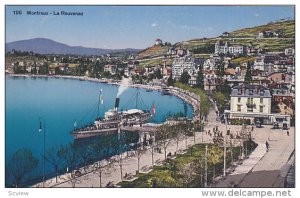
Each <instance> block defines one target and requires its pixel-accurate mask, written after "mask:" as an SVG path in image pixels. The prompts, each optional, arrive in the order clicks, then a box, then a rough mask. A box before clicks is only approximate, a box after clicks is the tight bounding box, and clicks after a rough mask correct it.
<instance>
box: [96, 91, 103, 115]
mask: <svg viewBox="0 0 300 198" xmlns="http://www.w3.org/2000/svg"><path fill="white" fill-rule="evenodd" d="M101 100H102V89H100V92H99V97H98V108H97V115H96V119H98V118H99V108H100V102H101Z"/></svg>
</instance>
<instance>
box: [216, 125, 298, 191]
mask: <svg viewBox="0 0 300 198" xmlns="http://www.w3.org/2000/svg"><path fill="white" fill-rule="evenodd" d="M289 131H290V135H289V136H287V134H286V131H283V130H281V129H276V130H274V129H271V126H264V128H254V131H253V133H252V136H253V139H254V141H255V142H256V143H258V144H259V146H258V148H257V150H258V151H256V152H255V153H254V154H253V155H250V157H249V159H247V160H248V162H246V161H245V162H244V163H243V164H244V165H243V164H242V165H241V167H239V170H240V172H239V173H238V174H236V173H235V172H233V174H231V175H228V176H227V177H226V179H225V180H223V181H220V182H219V183H218V184H216V185H215V187H231V186H232V185H233V184H235V185H236V186H237V187H252V188H255V187H273V188H274V187H284V179H285V177H286V174H287V172H288V169H289V167H290V164H291V161H289V159H290V157H291V154H292V153H293V151H294V149H295V147H294V146H295V142H294V140H295V139H294V132H295V129H294V128H291V129H290V130H289ZM266 141H268V142H269V144H270V149H269V151H268V152H266V150H265V142H266ZM249 162H252V163H249ZM249 166H250V167H249ZM251 166H252V167H251Z"/></svg>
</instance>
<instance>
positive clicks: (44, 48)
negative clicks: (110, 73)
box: [6, 38, 140, 55]
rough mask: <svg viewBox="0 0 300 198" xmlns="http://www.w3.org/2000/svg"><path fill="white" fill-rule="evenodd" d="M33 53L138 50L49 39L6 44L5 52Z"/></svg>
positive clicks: (96, 52) (82, 53)
mask: <svg viewBox="0 0 300 198" xmlns="http://www.w3.org/2000/svg"><path fill="white" fill-rule="evenodd" d="M13 49H15V50H20V51H33V52H35V53H38V54H75V55H102V54H107V53H116V52H124V53H125V52H126V53H136V52H138V51H140V50H139V49H131V48H127V49H101V48H88V47H82V46H69V45H66V44H63V43H59V42H56V41H53V40H50V39H45V38H35V39H28V40H21V41H14V42H10V43H6V52H9V51H11V50H13Z"/></svg>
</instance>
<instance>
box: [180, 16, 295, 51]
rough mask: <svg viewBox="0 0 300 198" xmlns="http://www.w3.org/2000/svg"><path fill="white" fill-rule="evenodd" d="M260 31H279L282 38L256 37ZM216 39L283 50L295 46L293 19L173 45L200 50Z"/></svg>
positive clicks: (271, 49) (270, 49)
mask: <svg viewBox="0 0 300 198" xmlns="http://www.w3.org/2000/svg"><path fill="white" fill-rule="evenodd" d="M262 31H281V32H282V37H283V38H263V39H257V36H258V33H259V32H262ZM217 40H224V41H229V42H230V43H233V44H240V45H248V44H249V43H252V45H254V46H257V47H260V48H263V49H265V50H267V51H274V52H278V51H283V50H284V49H285V48H288V47H295V21H284V22H277V23H272V24H267V25H262V26H257V27H252V28H245V29H241V30H236V31H233V32H231V33H230V35H229V36H228V37H217V38H208V39H207V38H202V39H193V40H189V41H183V42H179V43H176V44H175V46H180V45H181V46H183V47H185V48H188V49H190V50H191V51H201V49H203V48H207V46H209V45H214V44H215V42H216V41H217ZM199 49H200V50H199ZM202 51H203V50H202ZM207 53H209V52H207Z"/></svg>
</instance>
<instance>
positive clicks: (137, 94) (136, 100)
mask: <svg viewBox="0 0 300 198" xmlns="http://www.w3.org/2000/svg"><path fill="white" fill-rule="evenodd" d="M138 96H139V90H137V92H136V99H135V108H136V109H137V103H138Z"/></svg>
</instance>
